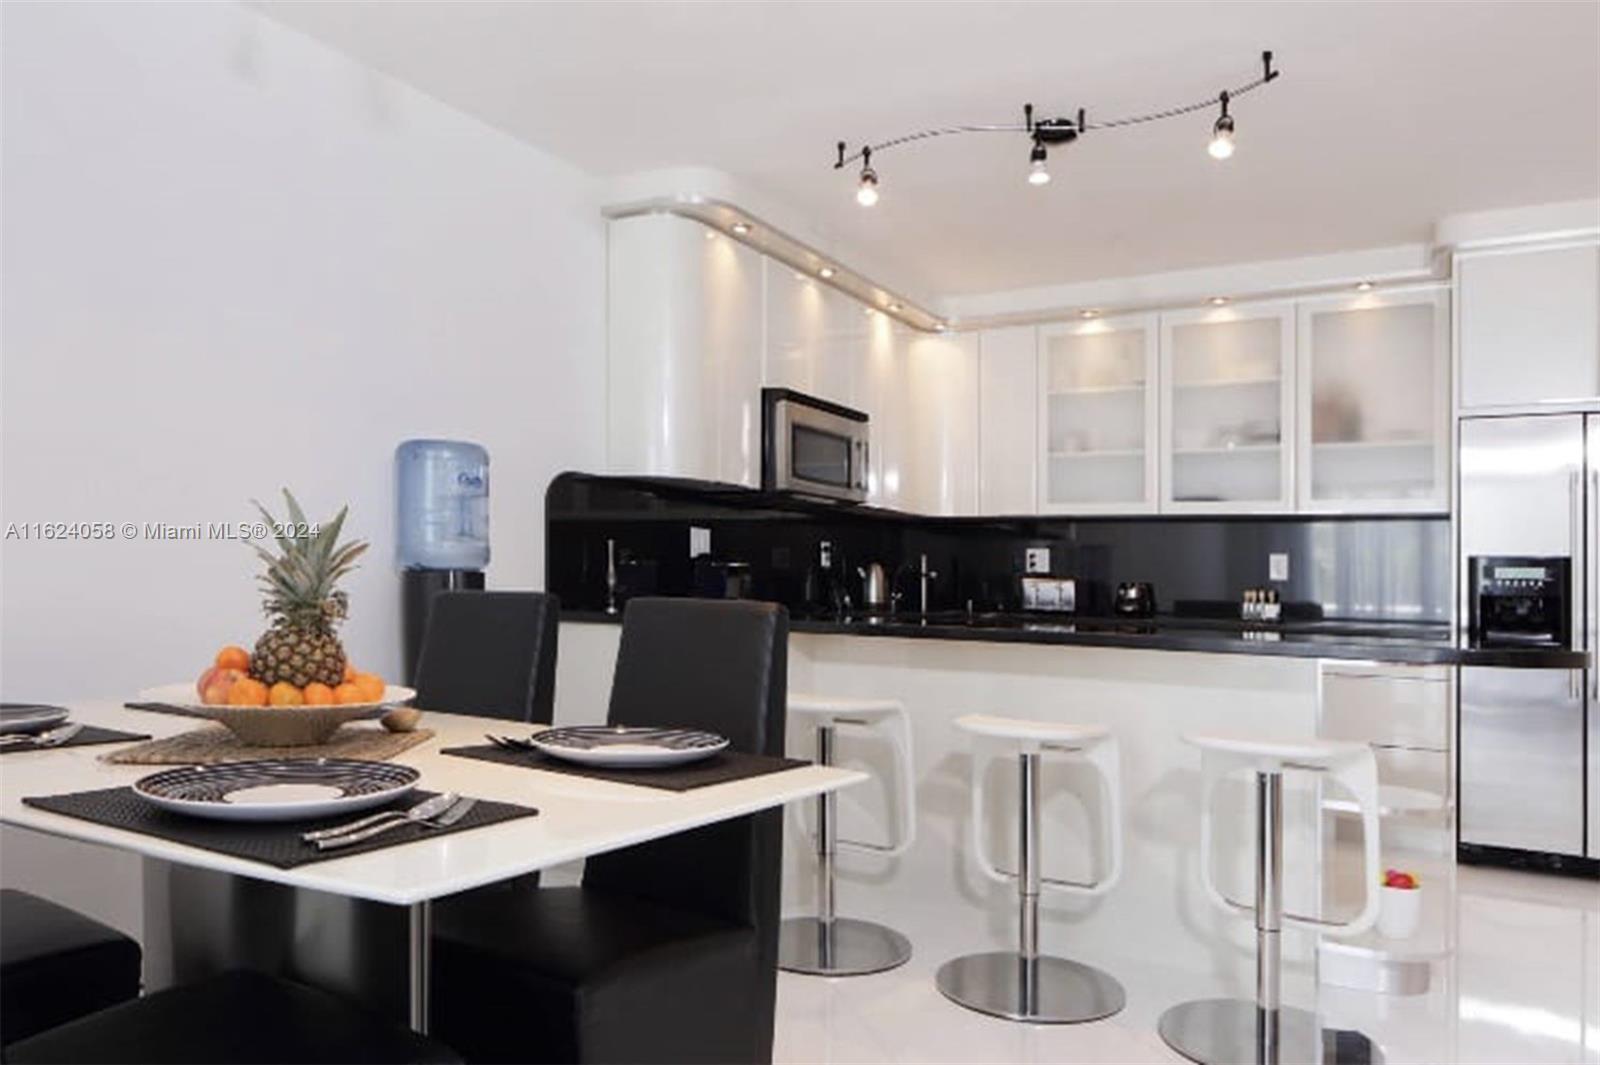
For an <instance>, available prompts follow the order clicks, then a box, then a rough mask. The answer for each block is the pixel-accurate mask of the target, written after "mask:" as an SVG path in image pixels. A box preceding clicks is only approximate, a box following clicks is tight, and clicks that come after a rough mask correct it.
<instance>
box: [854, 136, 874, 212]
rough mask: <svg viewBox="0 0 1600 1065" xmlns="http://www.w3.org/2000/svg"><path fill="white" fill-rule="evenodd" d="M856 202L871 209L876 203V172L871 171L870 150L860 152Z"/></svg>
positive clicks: (864, 149) (865, 149)
mask: <svg viewBox="0 0 1600 1065" xmlns="http://www.w3.org/2000/svg"><path fill="white" fill-rule="evenodd" d="M856 202H857V203H859V204H860V205H861V206H863V207H871V206H872V205H873V204H875V203H877V202H878V172H877V171H876V170H874V169H872V149H871V148H863V149H862V150H861V181H860V183H859V184H857V185H856Z"/></svg>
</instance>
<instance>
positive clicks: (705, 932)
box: [433, 599, 789, 1063]
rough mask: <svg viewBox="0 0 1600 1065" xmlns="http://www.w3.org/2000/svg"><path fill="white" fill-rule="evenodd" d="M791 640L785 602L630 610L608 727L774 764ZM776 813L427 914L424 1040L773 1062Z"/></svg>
mask: <svg viewBox="0 0 1600 1065" xmlns="http://www.w3.org/2000/svg"><path fill="white" fill-rule="evenodd" d="M788 640H789V622H788V615H787V613H786V612H785V611H784V609H783V608H782V607H780V606H775V605H772V604H767V603H751V602H737V601H728V602H722V601H703V600H691V599H636V600H634V601H632V602H630V603H629V604H628V607H627V613H626V614H625V615H624V618H623V627H622V642H621V646H620V647H619V649H618V653H617V664H616V672H615V674H614V678H613V681H612V689H611V706H610V713H609V715H608V720H609V722H610V723H611V724H623V725H669V726H679V727H689V728H702V729H709V730H711V731H714V732H719V733H721V734H723V735H725V736H727V737H728V739H729V740H730V741H731V743H730V748H731V749H732V750H735V751H743V752H749V753H755V754H766V755H781V754H782V753H783V744H784V715H785V693H786V691H787V686H788V685H787V680H788V677H787V674H788ZM782 816H783V815H782V812H781V810H776V809H774V810H766V811H762V812H760V813H756V814H751V815H748V816H745V817H740V818H735V819H733V820H730V821H724V822H720V823H718V824H713V825H708V826H706V827H704V828H699V829H693V830H690V831H687V832H682V833H679V834H677V835H674V836H669V837H667V838H665V839H660V840H655V841H652V842H649V843H644V844H640V845H638V846H634V847H628V848H625V849H623V850H619V851H615V852H613V853H610V854H604V855H600V856H598V857H595V858H591V859H589V861H588V862H587V864H586V866H585V869H584V874H583V882H582V885H581V886H579V887H564V888H546V889H543V890H540V891H535V892H520V893H505V894H500V895H498V896H485V897H484V899H483V902H484V903H485V905H484V906H482V907H479V908H477V910H476V912H473V910H472V909H468V908H461V909H447V910H445V911H436V913H435V944H434V950H435V953H434V961H435V966H436V968H435V979H434V983H433V987H434V1000H433V1001H434V1006H433V1008H434V1013H433V1017H434V1030H435V1031H436V1032H438V1033H439V1035H440V1037H441V1038H443V1039H446V1040H447V1041H449V1042H450V1043H451V1044H452V1045H454V1046H455V1047H456V1048H457V1049H458V1050H460V1051H461V1053H462V1054H463V1055H465V1057H466V1058H467V1060H468V1061H473V1062H478V1061H484V1062H488V1061H524V1062H580V1063H599V1062H639V1063H654V1062H762V1061H768V1060H770V1059H771V1056H772V1025H773V1007H774V1002H775V998H776V991H777V953H778V923H779V898H778V891H779V873H780V862H781V858H782V855H781V850H782V844H783V822H782Z"/></svg>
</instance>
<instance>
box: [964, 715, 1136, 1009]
mask: <svg viewBox="0 0 1600 1065" xmlns="http://www.w3.org/2000/svg"><path fill="white" fill-rule="evenodd" d="M956 727H957V728H960V729H962V730H964V731H966V732H969V733H971V734H973V735H975V736H981V737H984V738H986V739H990V740H998V741H1002V742H1004V743H1005V744H1006V745H1007V746H1009V747H1011V748H1012V750H1013V751H1014V752H1015V753H1016V756H1017V758H1018V759H1019V762H1020V767H1021V774H1022V775H1021V786H1020V788H1019V794H1018V844H1017V865H1018V869H1017V871H1016V872H1015V873H1011V872H1007V871H1006V870H1003V869H1001V868H1000V867H999V866H998V865H997V864H996V863H995V862H994V861H993V860H992V859H991V858H990V856H989V851H988V847H987V845H986V844H985V841H984V831H983V825H984V822H985V815H984V809H985V802H984V787H983V776H984V767H983V766H980V765H977V764H974V766H973V770H972V853H973V857H974V859H975V861H976V863H977V865H978V867H979V868H980V869H981V870H982V871H983V872H984V874H985V875H986V876H988V877H990V878H991V879H993V880H998V881H1001V882H1003V883H1013V882H1015V883H1016V885H1017V901H1018V914H1019V929H1018V937H1017V938H1018V949H1016V950H1015V951H1009V950H1007V951H990V952H987V953H982V954H967V955H964V956H962V957H959V958H954V959H952V960H950V961H947V962H945V963H944V965H942V966H940V968H939V972H938V975H937V976H936V977H935V983H936V984H937V985H938V988H939V991H940V992H941V993H942V994H943V995H944V996H945V997H946V998H948V999H950V1000H951V1001H952V1002H955V1003H957V1004H959V1005H962V1006H965V1007H967V1008H968V1009H971V1010H976V1011H978V1012H979V1013H987V1014H990V1015H991V1016H995V1017H1003V1018H1005V1019H1007V1020H1012V1021H1028V1022H1031V1023H1035V1024H1076V1023H1080V1022H1083V1021H1094V1020H1099V1019H1100V1018H1102V1017H1109V1016H1111V1015H1112V1014H1114V1013H1116V1012H1118V1011H1119V1010H1121V1009H1122V1007H1123V1005H1124V1003H1125V1002H1126V1001H1127V994H1126V992H1124V991H1123V989H1122V985H1121V984H1120V983H1118V982H1117V980H1116V979H1115V978H1114V977H1112V976H1110V975H1109V974H1107V973H1104V972H1102V971H1100V970H1099V969H1095V968H1093V967H1091V966H1088V965H1084V964H1082V963H1081V962H1075V961H1069V960H1067V959H1066V958H1058V957H1054V956H1052V955H1048V954H1043V955H1042V954H1040V953H1039V893H1040V891H1041V890H1043V889H1052V890H1058V891H1064V892H1069V893H1072V894H1077V895H1101V894H1104V893H1105V892H1107V891H1109V890H1110V889H1111V888H1112V886H1113V885H1115V884H1116V882H1117V880H1118V878H1119V877H1120V876H1121V875H1122V783H1121V768H1120V761H1119V755H1118V750H1117V740H1116V737H1115V736H1113V735H1112V733H1111V730H1110V729H1108V728H1106V727H1105V726H1103V725H1083V724H1071V723H1067V722H1060V721H1031V720H1024V719H1021V718H1007V717H993V716H989V715H986V714H971V715H968V716H966V717H962V718H959V719H957V721H956ZM1047 752H1048V753H1051V754H1061V755H1063V756H1065V757H1066V758H1070V759H1072V760H1075V761H1080V762H1083V763H1085V764H1087V765H1089V766H1090V767H1091V768H1092V769H1093V770H1094V771H1095V773H1096V774H1097V775H1098V776H1099V778H1100V780H1101V782H1102V784H1103V785H1104V787H1103V792H1104V799H1103V801H1102V803H1101V813H1102V817H1103V821H1104V826H1105V837H1106V841H1107V849H1108V850H1109V852H1110V862H1109V865H1110V868H1109V869H1108V870H1107V872H1106V875H1105V876H1104V877H1102V878H1101V879H1100V880H1098V881H1096V882H1093V883H1078V882H1075V881H1068V880H1056V879H1052V878H1049V877H1045V876H1041V875H1040V872H1039V765H1040V760H1041V758H1042V757H1043V755H1044V754H1045V753H1047Z"/></svg>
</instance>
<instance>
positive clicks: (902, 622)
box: [562, 610, 1589, 669]
mask: <svg viewBox="0 0 1600 1065" xmlns="http://www.w3.org/2000/svg"><path fill="white" fill-rule="evenodd" d="M562 617H563V619H565V620H568V621H589V622H610V623H616V622H619V621H620V620H621V618H620V615H609V614H606V613H603V612H601V611H583V610H578V611H573V610H563V611H562ZM789 627H790V630H791V631H793V632H810V633H831V634H836V635H846V636H866V637H872V636H880V637H882V636H887V637H898V638H902V639H922V640H976V641H981V642H987V643H1034V644H1062V645H1068V646H1079V647H1128V648H1134V649H1139V650H1147V651H1195V652H1201V653H1207V654H1248V655H1282V656H1287V657H1290V658H1344V659H1362V660H1371V661H1377V662H1392V663H1397V664H1405V665H1447V666H1497V667H1502V668H1510V669H1582V668H1584V667H1585V666H1586V665H1587V664H1588V660H1589V656H1588V653H1587V652H1585V651H1569V650H1566V649H1565V648H1560V647H1511V648H1498V647H1497V648H1474V647H1461V646H1458V645H1457V643H1456V642H1455V640H1454V639H1453V638H1452V634H1451V631H1450V627H1449V626H1447V625H1427V624H1423V625H1406V624H1397V623H1393V622H1373V623H1368V624H1363V623H1360V622H1327V621H1323V622H1311V623H1292V622H1291V623H1284V624H1281V625H1245V624H1242V623H1239V622H1229V621H1224V620H1217V619H1199V618H1195V619H1189V618H1173V617H1167V616H1158V617H1154V618H1128V619H1122V618H1087V617H1078V618H1073V617H1049V616H1043V615H1020V614H975V615H972V616H970V617H968V616H967V615H964V614H960V613H948V614H932V615H929V616H927V617H926V618H918V617H915V616H904V615H902V616H899V617H891V616H858V617H850V618H842V619H840V618H800V617H795V618H791V619H790V623H789Z"/></svg>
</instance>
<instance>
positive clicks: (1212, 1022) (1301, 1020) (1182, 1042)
mask: <svg viewBox="0 0 1600 1065" xmlns="http://www.w3.org/2000/svg"><path fill="white" fill-rule="evenodd" d="M1261 1015H1262V1011H1261V1010H1260V1009H1259V1008H1258V1007H1257V1006H1256V1004H1255V1003H1254V1002H1249V1001H1246V1000H1245V999H1242V998H1212V999H1203V1000H1200V1001H1196V1002H1185V1003H1182V1004H1181V1005H1177V1006H1174V1007H1172V1008H1171V1009H1169V1010H1167V1012H1165V1013H1163V1014H1162V1015H1161V1022H1160V1025H1159V1029H1160V1032H1161V1038H1162V1040H1163V1041H1165V1042H1166V1044H1167V1046H1169V1047H1171V1048H1172V1049H1173V1050H1176V1051H1177V1052H1178V1053H1180V1054H1182V1055H1183V1056H1184V1057H1186V1058H1188V1059H1189V1060H1190V1061H1198V1062H1200V1063H1201V1065H1234V1063H1239V1062H1244V1063H1249V1062H1255V1063H1256V1065H1279V1063H1281V1065H1317V1063H1325V1065H1381V1063H1382V1061H1383V1052H1382V1051H1381V1050H1379V1049H1378V1047H1377V1045H1376V1044H1374V1043H1373V1042H1372V1040H1370V1039H1368V1038H1367V1037H1366V1036H1365V1035H1363V1034H1362V1033H1360V1032H1356V1031H1351V1030H1348V1029H1338V1028H1324V1027H1322V1024H1321V1022H1319V1021H1318V1020H1317V1017H1316V1015H1315V1014H1312V1013H1307V1012H1306V1011H1305V1010H1299V1009H1294V1008H1292V1007H1289V1006H1280V1007H1279V1008H1278V1040H1277V1046H1276V1047H1272V1046H1269V1045H1268V1044H1267V1043H1266V1041H1265V1040H1264V1039H1263V1038H1262V1036H1263V1035H1264V1034H1265V1033H1263V1032H1262V1031H1261V1030H1260V1029H1261V1025H1260V1023H1259V1019H1260V1018H1261Z"/></svg>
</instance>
